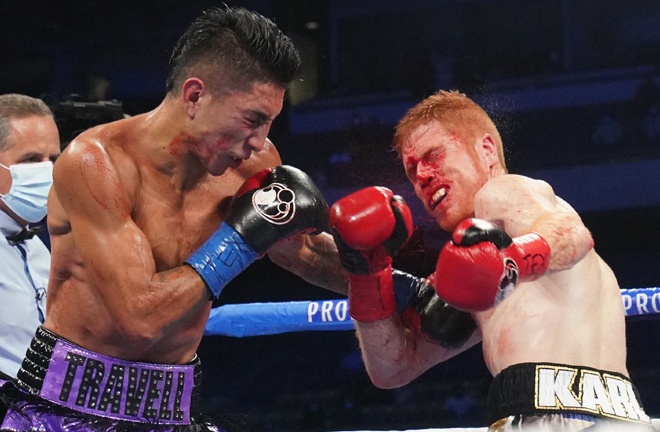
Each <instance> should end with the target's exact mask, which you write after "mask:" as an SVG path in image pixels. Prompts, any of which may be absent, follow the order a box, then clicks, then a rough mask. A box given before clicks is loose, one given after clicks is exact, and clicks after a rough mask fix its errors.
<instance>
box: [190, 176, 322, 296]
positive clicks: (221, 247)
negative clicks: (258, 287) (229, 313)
mask: <svg viewBox="0 0 660 432" xmlns="http://www.w3.org/2000/svg"><path fill="white" fill-rule="evenodd" d="M327 221H328V204H327V203H326V201H325V199H324V198H323V195H322V194H321V191H319V189H318V188H317V187H316V185H315V184H314V182H313V181H312V179H311V178H310V177H309V176H308V175H307V174H305V173H304V172H302V171H301V170H299V169H297V168H294V167H292V166H286V165H283V166H278V167H275V168H267V169H265V170H263V171H261V172H259V173H257V174H255V175H254V176H252V177H250V178H249V179H247V180H246V181H245V182H244V183H243V185H242V186H241V188H240V189H239V190H238V192H237V193H236V195H235V196H234V198H233V200H232V202H231V204H230V206H229V210H228V212H227V216H226V218H225V220H224V222H222V223H221V224H220V227H218V229H217V230H216V231H215V232H214V233H213V234H212V235H211V237H210V238H209V239H208V240H207V241H206V242H205V243H204V244H203V245H202V246H200V248H199V249H197V250H196V251H195V252H193V254H192V255H191V256H190V257H189V258H188V259H187V260H186V261H185V263H186V264H188V265H189V266H191V267H192V268H193V269H194V270H195V271H196V272H197V273H199V275H200V276H201V277H202V279H203V280H204V282H205V283H206V286H207V287H208V288H209V290H210V291H211V293H212V294H213V296H214V297H216V298H217V297H218V296H219V295H220V293H221V292H222V288H224V286H225V285H226V284H227V283H228V282H229V281H230V280H232V279H233V278H234V277H236V275H238V274H239V273H241V272H242V271H243V270H244V269H245V268H247V267H248V266H249V265H250V264H252V262H254V261H255V260H256V259H257V258H259V256H261V255H263V254H264V253H265V252H267V251H268V249H270V247H271V246H273V245H274V244H275V243H277V242H278V241H280V240H282V239H284V238H287V237H289V236H291V235H293V234H299V233H318V232H320V231H322V230H323V229H324V228H325V227H326V226H327Z"/></svg>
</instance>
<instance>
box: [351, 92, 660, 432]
mask: <svg viewBox="0 0 660 432" xmlns="http://www.w3.org/2000/svg"><path fill="white" fill-rule="evenodd" d="M395 149H396V150H397V151H398V152H399V154H400V156H401V158H402V161H403V165H404V168H405V171H406V174H407V177H408V179H409V181H410V182H411V183H412V185H413V186H414V188H415V193H416V195H417V197H418V198H419V199H420V200H421V201H422V203H423V204H424V206H425V208H426V210H427V212H428V213H429V214H430V215H431V216H432V217H433V218H434V219H435V220H436V222H437V223H438V224H439V225H440V227H441V228H442V229H444V230H446V231H449V232H452V233H453V236H452V240H451V242H449V243H448V244H447V245H446V246H445V247H444V248H443V250H442V251H441V254H440V256H439V258H438V263H437V267H436V272H435V282H434V285H435V288H436V291H437V294H438V296H439V297H440V298H441V299H443V300H445V301H447V302H448V303H449V304H453V305H454V306H455V307H457V308H460V309H462V310H465V311H467V312H470V313H471V314H472V316H473V317H474V319H475V320H476V322H477V324H478V330H479V331H478V332H476V334H475V336H474V337H473V338H472V339H470V340H469V341H468V342H467V343H466V344H464V345H463V348H466V347H469V346H471V345H474V344H475V343H476V342H477V341H478V338H479V336H480V337H481V340H482V349H483V355H484V359H485V361H486V365H487V367H488V368H489V370H490V371H491V373H492V374H493V376H494V377H495V378H494V380H493V383H492V385H491V388H490V391H489V397H488V416H489V419H490V421H491V422H492V425H491V430H493V431H495V430H498V431H499V430H507V431H508V430H514V429H515V430H521V429H522V430H526V429H531V430H539V428H543V429H542V430H552V431H577V430H583V429H586V428H590V430H594V429H595V430H603V429H607V430H638V429H639V430H649V431H650V430H653V429H652V428H651V426H650V422H649V418H648V416H647V415H646V414H645V413H644V410H643V408H642V406H641V402H640V401H639V397H638V394H637V391H636V390H635V387H634V386H633V384H632V383H631V382H630V380H629V378H628V371H627V368H626V338H625V317H624V310H623V305H622V302H621V295H620V292H619V286H618V284H617V281H616V278H615V276H614V274H613V273H612V270H611V269H610V268H609V267H608V266H607V264H606V263H605V262H603V260H602V259H601V258H600V257H599V256H598V254H597V253H596V252H595V250H594V248H593V239H592V237H591V234H590V232H589V230H588V229H587V228H586V227H585V226H584V224H583V222H582V220H581V219H580V217H579V215H578V214H577V213H576V212H575V210H574V209H573V208H571V206H570V205H569V204H568V203H566V202H565V201H564V200H562V199H561V198H559V197H557V196H556V195H555V194H554V192H553V190H552V188H551V187H550V186H549V185H548V184H547V183H545V182H543V181H539V180H535V179H531V178H528V177H524V176H519V175H510V174H508V173H507V169H506V165H505V162H504V157H503V149H502V142H501V138H500V135H499V133H498V131H497V129H496V127H495V125H494V124H493V122H492V121H491V119H490V118H489V116H488V115H487V114H486V112H485V111H484V110H483V109H482V108H481V107H479V106H478V105H477V104H476V103H474V102H473V101H472V100H470V99H469V98H468V97H466V96H465V95H463V94H461V93H458V92H446V91H440V92H438V93H437V94H435V95H432V96H430V97H428V98H427V99H425V100H424V101H422V102H421V103H419V104H418V105H417V106H415V107H413V108H412V109H411V110H410V111H409V112H408V113H407V114H406V115H405V116H404V117H403V118H402V119H401V121H400V122H399V124H398V125H397V128H396V132H395ZM374 223H377V221H376V220H374ZM357 331H358V336H359V338H360V343H361V346H362V354H363V357H364V358H365V362H366V363H367V364H369V369H368V372H369V374H370V376H371V379H372V381H373V382H374V383H375V384H376V385H377V386H379V387H397V386H401V385H404V384H406V383H408V382H410V381H411V380H413V379H415V378H416V377H418V376H419V375H421V374H422V373H423V372H424V371H426V370H427V369H429V368H430V367H432V366H434V365H436V364H438V363H440V362H442V361H444V360H445V359H446V358H447V357H448V353H447V350H445V349H443V348H442V347H441V346H438V345H437V344H434V343H433V342H430V341H428V340H427V339H426V338H423V337H415V335H416V334H417V333H416V332H409V331H407V329H406V328H404V327H403V326H402V325H401V322H399V321H395V320H388V319H380V320H377V321H374V322H373V323H372V324H371V325H370V326H369V327H367V326H359V327H358V330H357ZM411 338H412V340H411ZM592 428H593V429H592Z"/></svg>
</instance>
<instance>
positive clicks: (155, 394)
mask: <svg viewBox="0 0 660 432" xmlns="http://www.w3.org/2000/svg"><path fill="white" fill-rule="evenodd" d="M299 65H300V60H299V56H298V53H297V51H296V49H295V48H294V46H293V44H292V43H291V41H290V39H289V38H288V37H286V36H285V35H283V34H282V33H281V31H280V30H279V29H278V28H277V27H276V26H275V25H274V24H273V23H272V22H271V21H269V20H268V19H266V18H264V17H262V16H260V15H258V14H255V13H252V12H249V11H247V10H245V9H241V8H227V7H224V8H213V9H209V10H207V11H206V12H205V13H204V14H203V15H201V16H200V17H199V18H198V19H197V20H196V21H195V22H194V23H193V24H192V25H191V26H190V27H189V28H188V30H187V31H186V32H185V34H184V35H183V36H182V38H181V39H180V40H179V42H178V44H177V45H176V47H175V48H174V52H173V54H172V57H171V60H170V71H169V76H168V79H167V94H166V96H165V98H164V100H163V101H162V103H161V104H160V105H159V106H158V107H156V108H155V109H154V110H153V111H151V112H148V113H145V114H142V115H136V116H134V117H131V118H128V119H123V120H119V121H117V122H113V123H109V124H106V125H102V126H99V127H96V128H93V129H90V130H88V131H86V132H84V133H82V134H81V135H79V136H78V137H77V138H76V139H75V140H74V141H73V142H72V143H71V144H70V145H69V146H68V147H67V149H66V150H65V151H64V152H63V154H62V156H61V157H60V158H59V159H58V162H57V164H56V165H55V169H54V186H53V190H52V193H51V195H50V200H49V218H48V223H49V229H50V234H51V236H52V271H51V277H50V286H49V291H48V293H49V302H48V310H47V314H46V315H47V317H46V321H45V323H44V325H43V328H40V329H39V330H38V331H37V333H36V335H35V337H34V340H33V341H32V345H31V348H30V349H29V350H28V352H27V355H26V358H25V360H24V361H23V366H22V368H21V370H19V372H18V383H17V385H18V389H16V388H14V386H13V385H11V384H10V383H7V384H6V385H5V387H4V388H3V393H4V394H3V400H5V401H7V400H11V407H10V409H9V411H8V413H7V415H6V417H5V419H4V421H3V423H2V426H1V427H0V429H2V430H5V431H26V430H46V431H50V430H67V431H87V430H102V431H111V430H112V431H120V430H122V431H129V430H130V431H136V430H149V431H202V430H218V427H217V426H213V425H212V424H211V423H209V422H207V421H206V419H205V418H203V417H202V416H201V415H200V414H199V412H198V409H197V404H196V400H197V396H196V395H198V394H199V380H200V371H201V369H200V363H199V359H198V358H197V356H196V354H195V352H196V350H197V348H198V345H199V343H200V340H201V338H202V334H203V332H204V328H205V324H206V321H207V318H208V316H209V311H210V309H211V306H212V300H213V299H215V298H217V297H218V296H220V294H221V292H222V289H223V287H224V286H225V284H227V282H229V281H230V280H231V279H232V278H233V277H235V276H236V275H237V274H239V273H240V272H242V271H243V270H244V269H245V268H246V267H248V266H249V265H250V263H252V262H253V261H254V260H256V259H258V258H259V257H261V256H263V255H264V254H266V253H268V254H269V255H270V257H271V258H272V259H273V261H275V262H276V263H278V264H280V265H282V266H283V267H285V268H287V269H289V270H291V271H293V272H295V273H296V274H298V275H300V276H302V277H304V278H305V279H306V280H308V281H310V282H312V283H314V284H316V285H320V286H324V287H326V288H329V289H334V290H336V291H339V292H342V291H343V292H345V290H346V288H345V284H346V282H345V278H344V275H343V272H342V270H341V266H340V263H339V260H338V257H337V254H336V248H335V247H334V242H333V241H332V237H331V236H330V235H329V234H327V233H326V234H319V235H316V236H310V235H308V234H311V233H315V232H319V231H320V230H322V229H323V228H324V227H325V226H326V225H327V210H328V209H327V205H326V203H325V201H324V199H323V197H322V196H321V194H320V192H319V190H318V189H317V188H316V186H315V185H314V183H313V182H312V181H311V180H310V179H309V177H308V176H306V175H305V174H304V173H303V172H302V171H300V170H298V169H296V168H293V167H290V166H281V160H280V157H279V155H278V152H277V150H276V149H275V147H274V146H273V144H272V143H271V142H270V141H269V140H268V138H267V135H268V131H269V129H270V126H271V124H272V121H273V119H274V118H275V117H276V116H277V115H278V114H279V113H280V111H281V109H282V103H283V97H284V94H285V90H286V86H287V85H288V84H289V82H290V81H292V79H293V78H294V77H295V75H296V73H297V71H298V68H299ZM271 167H273V168H271ZM310 263H311V264H310ZM228 355H231V353H228Z"/></svg>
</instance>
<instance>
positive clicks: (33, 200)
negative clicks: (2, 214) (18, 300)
mask: <svg viewBox="0 0 660 432" xmlns="http://www.w3.org/2000/svg"><path fill="white" fill-rule="evenodd" d="M0 167H2V168H4V169H7V170H9V172H10V174H11V189H9V192H7V193H6V194H4V195H3V194H0V197H2V198H1V199H2V201H3V202H4V203H5V204H7V207H9V208H10V209H11V210H12V211H13V212H14V213H16V215H17V216H18V217H20V218H21V219H24V220H26V221H27V222H30V223H35V222H39V221H40V220H42V219H43V218H44V217H46V213H47V211H48V209H47V206H46V204H47V201H48V192H49V191H50V187H51V186H52V184H53V162H51V161H46V162H37V163H21V164H15V165H9V166H6V165H3V164H0Z"/></svg>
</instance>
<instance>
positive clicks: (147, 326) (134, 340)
mask: <svg viewBox="0 0 660 432" xmlns="http://www.w3.org/2000/svg"><path fill="white" fill-rule="evenodd" d="M115 328H116V329H117V332H118V333H119V336H120V337H121V339H122V340H123V341H124V343H125V344H126V346H128V347H131V348H132V349H135V350H137V351H142V350H145V349H148V348H149V347H151V346H153V345H154V344H155V343H156V342H158V341H159V340H160V339H161V338H162V336H163V331H162V328H158V327H157V326H154V325H153V324H152V323H151V322H150V320H149V319H142V318H137V316H136V315H130V314H121V315H120V316H116V317H115Z"/></svg>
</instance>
